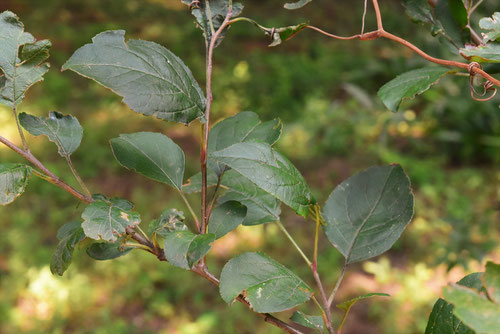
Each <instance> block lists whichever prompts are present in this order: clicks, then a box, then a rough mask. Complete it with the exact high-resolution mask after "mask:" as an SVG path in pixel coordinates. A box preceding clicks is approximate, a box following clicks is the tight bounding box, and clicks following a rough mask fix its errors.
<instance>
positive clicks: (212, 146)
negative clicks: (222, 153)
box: [208, 111, 283, 175]
mask: <svg viewBox="0 0 500 334" xmlns="http://www.w3.org/2000/svg"><path fill="white" fill-rule="evenodd" d="M282 127H283V126H282V124H281V121H280V119H279V118H276V119H274V120H272V121H268V122H264V123H263V122H261V121H260V119H259V116H257V114H256V113H254V112H251V111H244V112H240V113H239V114H236V115H235V116H233V117H229V118H226V119H224V120H223V121H221V122H219V123H217V124H216V125H215V126H214V127H213V129H212V130H210V136H209V138H208V153H209V154H210V153H212V152H215V151H219V150H222V149H224V148H226V147H229V146H231V145H233V144H236V143H243V142H263V143H268V144H269V145H273V144H274V143H276V141H278V139H279V137H280V135H281V129H282ZM209 167H210V168H211V169H212V170H214V171H215V172H216V173H217V175H221V174H222V173H223V172H224V170H225V166H224V165H221V164H217V163H215V162H213V161H209Z"/></svg>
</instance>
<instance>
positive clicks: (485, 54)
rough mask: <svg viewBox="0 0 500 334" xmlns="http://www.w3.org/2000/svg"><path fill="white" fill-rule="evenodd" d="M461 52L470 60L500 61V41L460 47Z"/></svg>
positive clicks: (481, 61)
mask: <svg viewBox="0 0 500 334" xmlns="http://www.w3.org/2000/svg"><path fill="white" fill-rule="evenodd" d="M460 54H461V55H462V56H463V57H465V58H467V59H468V60H470V61H477V62H479V63H500V43H495V42H494V43H488V44H486V45H480V46H471V45H466V46H465V48H463V49H460Z"/></svg>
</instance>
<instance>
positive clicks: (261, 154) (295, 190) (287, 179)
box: [211, 142, 315, 216]
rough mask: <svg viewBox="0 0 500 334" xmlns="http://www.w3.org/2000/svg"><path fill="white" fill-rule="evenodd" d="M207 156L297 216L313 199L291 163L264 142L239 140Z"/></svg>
mask: <svg viewBox="0 0 500 334" xmlns="http://www.w3.org/2000/svg"><path fill="white" fill-rule="evenodd" d="M211 157H212V158H213V159H214V160H216V161H218V162H220V163H223V164H225V165H227V166H228V167H231V168H233V169H234V170H235V171H237V172H238V173H240V174H241V175H243V176H244V177H246V178H248V179H249V180H250V181H252V182H253V183H255V184H256V185H257V186H258V187H259V188H261V189H262V190H264V191H266V192H268V193H270V194H271V195H273V196H275V197H276V198H278V199H280V200H281V201H282V202H283V203H285V204H287V205H288V206H290V207H291V208H292V209H294V210H295V212H297V214H299V215H301V216H307V213H308V208H309V206H310V205H311V204H314V203H315V200H314V198H313V196H312V194H311V191H310V190H309V186H308V185H307V183H306V181H305V180H304V178H303V177H302V175H301V174H300V172H299V171H298V170H297V168H295V166H293V165H292V163H291V162H290V161H289V160H288V159H286V158H285V157H283V156H282V155H281V154H279V153H278V152H277V151H275V150H274V149H272V148H271V146H270V145H269V144H264V143H255V142H249V143H239V144H234V145H231V146H229V147H228V148H225V149H223V150H220V151H217V152H213V153H212V154H211Z"/></svg>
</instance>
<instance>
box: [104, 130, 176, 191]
mask: <svg viewBox="0 0 500 334" xmlns="http://www.w3.org/2000/svg"><path fill="white" fill-rule="evenodd" d="M111 148H112V149H113V154H114V155H115V157H116V159H117V160H118V162H120V164H121V165H122V166H124V167H126V168H128V169H133V170H135V171H136V172H138V173H140V174H142V175H144V176H147V177H149V178H151V179H153V180H156V181H159V182H163V183H166V184H169V185H171V186H172V187H174V188H177V189H179V190H180V189H181V187H182V177H183V175H184V152H183V151H182V149H181V148H180V147H179V146H178V145H177V144H176V143H174V142H173V141H172V139H170V138H168V137H167V136H165V135H163V134H161V133H155V132H137V133H131V134H121V135H120V137H118V138H114V139H111Z"/></svg>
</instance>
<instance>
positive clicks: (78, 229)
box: [50, 222, 85, 276]
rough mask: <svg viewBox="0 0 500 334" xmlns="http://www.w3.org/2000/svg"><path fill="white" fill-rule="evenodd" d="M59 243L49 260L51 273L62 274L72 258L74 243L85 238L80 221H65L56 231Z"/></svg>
mask: <svg viewBox="0 0 500 334" xmlns="http://www.w3.org/2000/svg"><path fill="white" fill-rule="evenodd" d="M57 238H58V239H59V244H58V245H57V248H56V251H55V252H54V255H53V256H52V260H51V261H50V271H51V272H52V274H57V275H59V276H62V275H63V274H64V272H65V271H66V269H68V267H69V265H70V264H71V261H72V260H73V252H74V250H75V247H76V245H77V244H78V243H79V242H80V241H82V240H83V239H84V238H85V233H83V229H82V223H81V222H70V223H66V224H64V225H63V226H61V228H60V229H59V230H58V231H57Z"/></svg>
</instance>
